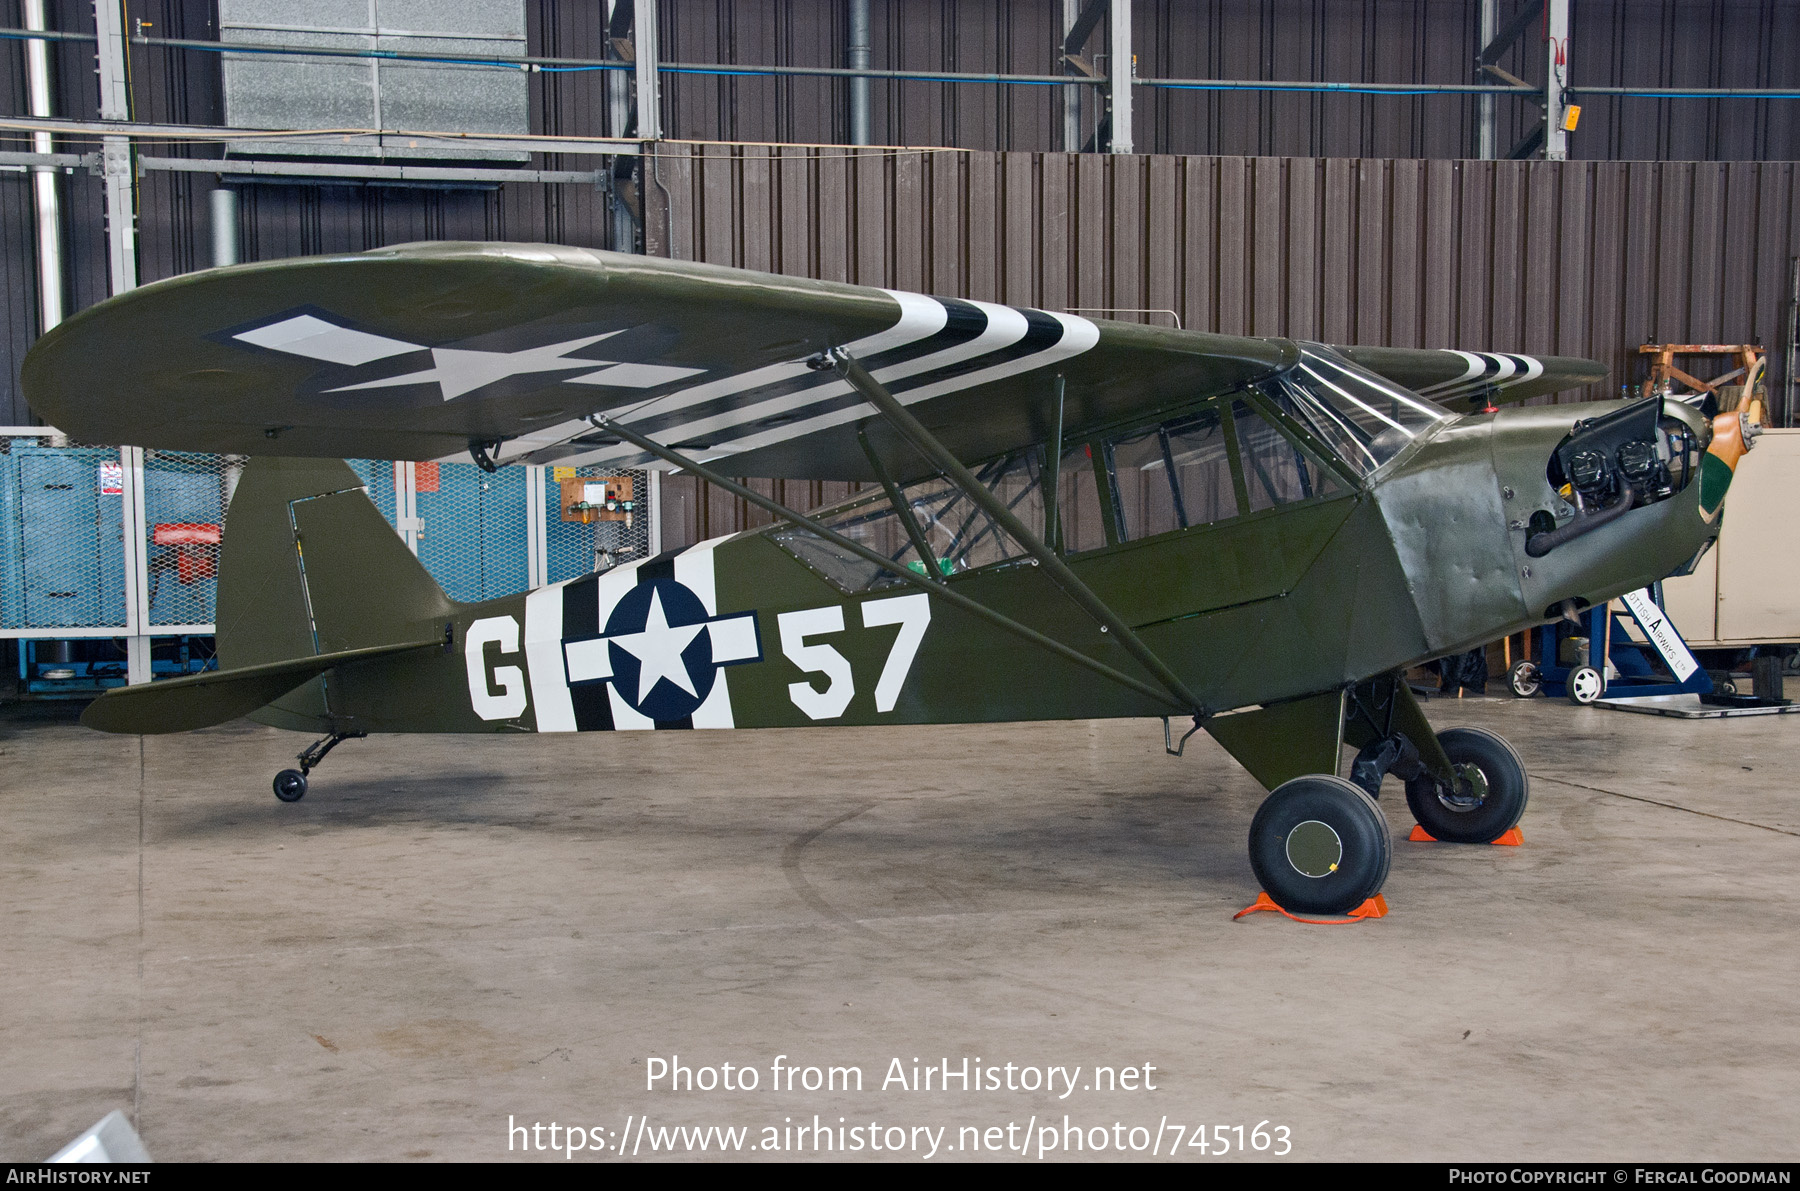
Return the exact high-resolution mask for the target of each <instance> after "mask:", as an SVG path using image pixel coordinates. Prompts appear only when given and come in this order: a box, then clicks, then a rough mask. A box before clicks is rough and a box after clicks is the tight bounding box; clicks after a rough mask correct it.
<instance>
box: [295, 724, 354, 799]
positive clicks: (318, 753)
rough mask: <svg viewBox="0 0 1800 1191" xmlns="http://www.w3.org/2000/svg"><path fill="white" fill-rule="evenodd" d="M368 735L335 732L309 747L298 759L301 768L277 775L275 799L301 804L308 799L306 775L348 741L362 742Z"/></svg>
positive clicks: (322, 737) (320, 738)
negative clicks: (326, 755)
mask: <svg viewBox="0 0 1800 1191" xmlns="http://www.w3.org/2000/svg"><path fill="white" fill-rule="evenodd" d="M367 735H368V733H367V732H333V733H332V734H331V735H329V736H321V737H319V739H317V740H315V741H313V742H312V743H311V744H309V745H307V746H306V751H305V752H303V753H301V754H300V756H299V757H298V758H296V759H297V760H298V761H299V762H300V768H298V769H284V770H282V771H281V772H280V773H278V774H276V775H275V797H277V798H279V799H281V801H283V802H299V801H300V800H301V799H302V798H304V797H306V775H307V774H309V773H311V772H312V770H313V766H315V765H317V764H318V763H319V762H321V761H323V760H324V759H325V754H327V753H329V752H330V751H331V750H332V749H334V748H336V747H337V746H338V745H340V744H342V743H344V741H346V740H360V739H362V738H363V737H365V736H367Z"/></svg>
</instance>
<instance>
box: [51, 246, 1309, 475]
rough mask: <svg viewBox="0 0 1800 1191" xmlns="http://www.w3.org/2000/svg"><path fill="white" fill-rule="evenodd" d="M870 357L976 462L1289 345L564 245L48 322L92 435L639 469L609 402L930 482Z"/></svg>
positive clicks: (233, 271)
mask: <svg viewBox="0 0 1800 1191" xmlns="http://www.w3.org/2000/svg"><path fill="white" fill-rule="evenodd" d="M838 347H842V348H845V349H847V350H848V351H849V352H850V353H851V354H852V355H853V356H855V357H856V359H857V360H858V361H859V362H860V363H862V364H863V365H864V367H866V368H867V369H868V370H869V372H870V373H871V374H872V375H873V376H874V377H875V378H876V379H877V380H878V381H880V382H882V384H884V385H885V386H886V387H888V388H889V390H890V391H892V392H893V393H894V394H895V395H896V396H897V397H898V398H899V399H900V400H901V401H902V402H904V403H906V404H907V405H909V406H913V407H914V411H915V413H916V414H917V416H918V417H919V418H920V419H921V420H922V421H924V422H925V423H926V424H927V425H929V426H930V427H931V428H932V430H933V431H934V432H936V433H938V434H939V435H940V436H941V437H942V438H943V440H944V442H945V444H946V445H947V446H949V447H950V448H951V449H952V450H954V451H955V452H956V453H957V454H958V455H959V456H960V457H962V458H965V459H975V458H981V457H984V456H989V455H993V454H997V453H999V452H1002V451H1006V450H1010V449H1013V448H1015V447H1018V446H1022V445H1024V444H1027V443H1030V442H1034V441H1038V440H1040V439H1041V438H1042V437H1044V435H1045V433H1046V430H1047V427H1048V424H1049V421H1050V419H1051V418H1053V417H1054V411H1055V409H1056V405H1057V401H1058V393H1059V388H1060V391H1061V399H1062V402H1063V406H1064V425H1065V426H1067V427H1069V428H1071V429H1079V428H1080V427H1082V426H1085V425H1100V424H1103V423H1107V422H1111V421H1117V420H1119V419H1120V418H1126V417H1130V416H1132V415H1134V414H1135V413H1137V412H1140V411H1151V410H1154V409H1157V408H1160V407H1163V406H1166V405H1171V404H1176V403H1180V402H1185V401H1189V400H1192V399H1194V398H1197V397H1204V396H1207V395H1208V394H1210V393H1214V392H1221V391H1225V390H1227V389H1230V388H1234V387H1236V386H1238V385H1240V384H1243V383H1244V382H1246V381H1248V380H1251V379H1254V378H1256V377H1259V376H1263V375H1266V374H1268V373H1269V372H1271V371H1272V370H1274V369H1276V368H1278V367H1281V366H1282V365H1283V364H1284V363H1285V362H1287V361H1288V360H1289V359H1291V357H1292V354H1293V348H1292V346H1291V345H1290V344H1287V343H1285V342H1284V341H1281V340H1262V339H1245V338H1235V337H1229V336H1216V335H1202V334H1194V333H1187V332H1181V331H1175V330H1170V329H1167V328H1158V327H1147V326H1142V325H1138V324H1127V323H1112V322H1104V321H1098V320H1089V319H1085V318H1081V317H1079V316H1076V315H1072V314H1061V313H1052V312H1045V311H1038V310H1029V309H1022V308H1017V307H1011V306H1005V305H1000V304H997V303H990V302H979V301H968V300H962V299H953V298H934V297H926V296H923V295H919V294H912V293H904V292H901V291H895V290H882V289H874V288H870V287H866V286H853V285H844V284H838V283H832V282H822V281H811V280H806V279H793V278H781V277H773V276H769V275H766V274H760V273H750V272H746V271H743V270H735V269H725V268H719V267H716V266H710V265H700V264H694V263H690V262H679V261H668V260H661V259H656V258H646V257H641V256H629V255H621V254H614V253H605V252H598V251H592V250H586V249H575V248H566V247H555V246H548V245H515V244H422V245H410V246H402V247H398V248H390V249H383V250H379V251H374V252H368V253H359V254H354V255H348V256H334V257H316V258H306V259H302V260H294V261H277V262H268V263H260V264H253V265H240V266H233V267H230V268H224V269H213V270H207V271H204V272H201V273H196V274H189V275H186V276H183V277H178V278H172V279H170V280H167V281H163V282H158V283H156V284H154V285H149V286H145V287H143V288H142V289H139V290H136V291H133V292H132V293H130V294H127V295H124V296H121V297H119V298H115V299H113V300H111V301H109V302H105V303H102V304H100V305H99V306H96V307H94V308H92V309H90V310H88V311H85V312H83V313H82V314H80V315H78V316H76V317H75V318H72V319H70V320H68V321H67V322H65V323H63V324H62V325H61V326H59V327H57V328H56V329H55V330H53V331H52V332H50V333H49V334H48V335H46V336H44V337H43V339H41V340H40V341H39V343H38V345H37V346H36V347H35V348H34V349H33V350H32V352H31V354H30V356H29V358H28V359H27V361H26V365H25V368H24V372H23V379H24V383H25V391H26V395H27V397H28V399H29V400H30V402H31V404H32V406H33V408H34V409H35V410H37V412H38V413H39V414H40V415H42V416H43V417H44V418H45V419H46V420H48V421H50V422H51V423H52V424H54V425H56V426H57V427H59V428H60V429H62V430H63V431H64V432H66V433H68V434H71V435H73V436H75V437H77V438H79V439H82V440H85V441H93V442H129V443H132V444H135V445H139V446H148V447H156V448H162V449H173V450H195V451H214V452H228V453H268V452H270V451H279V452H280V453H281V454H283V455H314V456H328V457H345V456H355V457H364V458H394V459H438V458H452V457H464V455H465V453H466V452H467V451H468V450H469V449H470V447H471V446H473V445H481V446H482V447H483V449H484V450H485V451H486V452H487V453H488V455H489V456H490V457H491V458H494V459H496V460H497V461H500V462H524V461H529V462H535V463H549V462H557V463H563V462H570V463H598V464H606V465H613V466H621V467H624V466H637V465H641V464H643V463H644V462H645V461H646V460H647V458H648V457H647V456H646V455H645V454H644V453H643V452H641V451H639V450H638V449H637V448H634V447H631V446H629V445H627V444H624V443H621V442H619V441H618V440H617V439H616V438H612V437H610V436H608V435H606V434H604V433H602V432H600V431H598V430H596V429H595V427H594V425H593V424H592V423H591V422H590V421H589V420H588V419H589V418H590V417H592V416H593V415H596V414H604V415H606V416H607V417H609V418H611V419H615V420H617V421H619V422H621V423H623V424H626V425H628V426H630V427H632V428H633V429H634V430H636V431H637V432H638V433H641V434H646V435H649V436H650V437H652V438H654V439H656V440H657V441H659V442H661V443H663V444H665V445H672V446H675V447H678V448H680V449H681V450H682V451H683V452H684V453H688V454H691V455H692V456H694V457H697V458H700V459H702V460H727V459H728V460H729V464H724V463H721V466H728V469H729V471H730V472H731V474H734V475H745V476H782V477H791V478H801V479H805V478H816V479H859V480H867V479H872V478H874V476H873V472H872V468H871V466H870V464H869V462H868V458H867V456H866V454H865V452H864V447H863V444H862V442H861V441H860V440H859V434H858V432H859V430H864V429H867V431H868V438H869V440H870V442H871V445H872V447H873V448H874V449H875V450H876V451H877V452H879V453H880V454H881V455H883V456H886V459H885V462H886V463H887V464H888V466H889V467H890V468H891V469H892V470H893V471H894V472H895V473H896V474H897V475H900V476H908V475H914V474H920V473H921V472H922V471H923V470H924V464H923V463H922V461H920V460H918V459H917V458H915V457H913V456H911V455H910V454H909V453H908V451H907V450H906V449H905V448H903V447H901V446H900V445H899V443H898V442H897V440H894V439H892V438H891V437H888V436H887V434H886V432H885V430H884V429H883V428H882V427H879V426H873V425H871V424H870V423H871V420H872V418H873V411H872V410H871V409H870V407H869V406H868V405H867V404H866V403H864V401H863V400H862V398H861V397H860V396H859V395H858V394H856V393H855V391H854V390H852V389H851V387H850V386H849V384H848V383H847V382H845V381H844V380H843V379H841V378H840V377H839V376H838V375H837V374H836V373H834V372H832V371H831V370H829V369H828V368H821V367H820V365H821V363H822V359H821V356H822V353H824V352H826V351H827V350H828V349H831V348H838Z"/></svg>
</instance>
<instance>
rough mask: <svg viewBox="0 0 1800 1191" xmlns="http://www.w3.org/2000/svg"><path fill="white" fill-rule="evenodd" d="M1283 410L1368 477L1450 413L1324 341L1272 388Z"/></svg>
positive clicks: (1306, 350) (1311, 346) (1308, 347)
mask: <svg viewBox="0 0 1800 1191" xmlns="http://www.w3.org/2000/svg"><path fill="white" fill-rule="evenodd" d="M1267 390H1268V392H1269V395H1270V396H1271V397H1273V398H1275V399H1276V400H1277V401H1278V402H1279V403H1280V405H1281V407H1282V410H1283V412H1285V413H1287V414H1288V415H1289V416H1291V417H1293V418H1294V419H1296V420H1297V421H1299V422H1300V424H1301V425H1303V426H1305V427H1306V428H1307V429H1309V430H1311V431H1312V432H1313V434H1315V435H1317V436H1318V437H1319V439H1320V440H1322V441H1323V442H1325V443H1326V444H1327V445H1329V446H1330V447H1331V448H1332V449H1333V450H1335V451H1336V452H1337V453H1338V457H1339V458H1341V459H1343V461H1344V462H1346V463H1348V464H1350V466H1352V467H1354V468H1355V469H1356V470H1357V471H1359V472H1361V473H1362V474H1363V475H1367V474H1369V473H1370V472H1372V471H1374V470H1375V469H1376V468H1378V467H1380V466H1381V465H1382V464H1384V463H1386V462H1387V461H1388V460H1389V459H1392V458H1393V457H1394V456H1395V455H1398V454H1399V453H1400V452H1401V451H1402V450H1403V449H1405V447H1406V444H1408V443H1410V442H1411V441H1412V440H1413V439H1415V438H1417V437H1418V436H1419V435H1420V434H1422V433H1424V432H1425V431H1426V430H1429V429H1430V428H1431V427H1432V426H1435V425H1436V424H1437V423H1439V422H1441V421H1443V420H1444V419H1445V418H1447V417H1448V416H1449V415H1448V414H1446V413H1445V412H1444V411H1443V410H1441V409H1439V408H1438V407H1437V406H1434V405H1432V404H1431V402H1429V401H1427V400H1425V399H1424V398H1423V397H1420V396H1419V395H1417V394H1416V393H1410V392H1408V391H1407V390H1405V389H1403V388H1401V387H1400V386H1399V385H1397V384H1395V383H1394V382H1392V381H1390V380H1388V379H1386V378H1385V377H1381V376H1377V375H1376V374H1375V373H1373V372H1370V371H1369V370H1368V369H1367V368H1363V367H1360V366H1358V365H1356V364H1352V363H1351V362H1350V361H1349V360H1346V359H1345V358H1344V357H1343V356H1340V355H1339V354H1338V353H1336V352H1334V351H1332V350H1331V349H1330V348H1328V347H1326V346H1324V345H1323V344H1319V343H1302V344H1301V345H1300V360H1299V362H1298V363H1297V364H1295V365H1294V366H1293V367H1292V368H1289V369H1288V370H1287V371H1286V372H1283V373H1282V374H1281V375H1279V376H1277V377H1276V378H1275V379H1274V381H1273V383H1271V384H1269V385H1268V386H1267Z"/></svg>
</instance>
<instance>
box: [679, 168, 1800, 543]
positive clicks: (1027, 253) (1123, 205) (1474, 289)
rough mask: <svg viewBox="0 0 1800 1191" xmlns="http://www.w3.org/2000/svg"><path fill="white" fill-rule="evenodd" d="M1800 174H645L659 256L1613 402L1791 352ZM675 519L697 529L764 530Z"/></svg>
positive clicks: (718, 508) (730, 516) (690, 513)
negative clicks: (1146, 323) (1556, 371)
mask: <svg viewBox="0 0 1800 1191" xmlns="http://www.w3.org/2000/svg"><path fill="white" fill-rule="evenodd" d="M1797 169H1800V166H1797V165H1796V164H1795V163H1792V162H1778V163H1764V162H1735V163H1716V162H1699V163H1696V162H1660V163H1658V162H1631V163H1623V162H1566V163H1555V162H1469V161H1463V162H1457V161H1417V160H1410V159H1400V160H1366V159H1365V160H1352V159H1341V158H1328V159H1319V158H1274V157H1262V158H1249V157H1167V156H1129V157H1113V156H1101V155H1094V154H1080V155H1077V154H1061V153H1047V154H1040V153H962V152H898V153H870V154H868V155H865V156H861V157H852V156H849V155H847V154H845V153H844V152H842V151H837V150H807V149H798V148H794V149H758V148H744V149H723V148H705V149H699V148H696V149H693V150H689V151H687V152H686V153H684V152H683V151H681V150H672V151H670V152H669V153H666V154H664V155H663V156H662V157H661V158H660V159H659V161H658V162H657V171H656V177H657V179H658V180H659V181H660V182H661V184H662V187H663V188H664V189H665V190H666V194H667V198H666V205H665V207H664V208H663V218H664V219H665V220H666V221H667V222H666V226H659V227H657V228H656V229H655V230H656V233H657V234H656V237H655V242H654V244H653V248H654V249H655V250H657V251H658V252H662V253H667V254H669V255H673V256H675V257H678V258H680V259H683V260H701V261H708V262H712V263H715V264H724V265H735V266H739V267H742V268H750V269H763V270H769V271H772V272H777V273H787V274H796V275H804V276H809V277H820V278H826V279H830V280H838V281H850V282H855V283H858V284H863V285H881V286H889V287H893V288H897V289H908V290H923V291H927V292H931V293H938V294H944V295H950V296H956V297H968V298H979V299H984V300H988V301H998V302H1007V303H1012V304H1015V305H1023V306H1037V307H1043V308H1048V309H1055V310H1072V309H1090V310H1105V309H1115V310H1117V309H1121V308H1132V307H1142V308H1151V309H1168V310H1171V311H1173V312H1174V316H1175V317H1179V319H1180V320H1181V325H1182V326H1185V327H1188V328H1191V329H1196V330H1208V331H1217V332H1221V333H1224V334H1230V335H1281V336H1293V337H1297V338H1306V339H1320V340H1325V341H1327V342H1332V343H1345V344H1392V345H1395V346H1405V347H1450V346H1454V347H1461V348H1468V349H1474V350H1484V349H1494V350H1511V351H1527V352H1535V353H1541V354H1546V355H1573V356H1588V357H1592V358H1594V359H1598V360H1601V361H1604V362H1605V363H1606V364H1607V365H1608V366H1609V367H1610V368H1611V369H1612V370H1613V372H1612V377H1611V379H1610V380H1609V381H1608V383H1607V384H1606V385H1604V386H1596V391H1594V392H1593V393H1591V394H1586V395H1588V396H1594V397H1603V396H1611V395H1613V394H1615V393H1616V392H1617V388H1616V386H1617V385H1618V384H1619V383H1621V382H1622V381H1625V380H1635V379H1638V378H1639V377H1641V375H1642V372H1641V371H1640V370H1639V366H1638V363H1637V357H1636V354H1635V350H1636V348H1637V346H1638V345H1639V344H1641V343H1645V342H1683V343H1696V342H1699V343H1708V342H1741V341H1756V342H1760V343H1762V344H1764V345H1766V346H1769V347H1771V348H1774V347H1776V346H1777V345H1779V344H1781V343H1782V342H1783V339H1784V335H1785V331H1784V329H1783V324H1782V320H1783V319H1784V317H1785V314H1786V309H1787V290H1786V284H1787V283H1786V274H1787V269H1786V262H1787V261H1788V260H1789V259H1790V258H1791V257H1793V256H1794V255H1795V254H1796V253H1800V201H1796V187H1795V182H1796V176H1795V174H1796V170H1797ZM660 193H661V191H655V190H653V194H660ZM652 212H653V214H655V213H656V208H655V206H654V200H653V206H652ZM1117 317H1120V318H1126V319H1139V320H1142V319H1168V318H1170V316H1169V315H1154V314H1148V315H1147V314H1125V313H1122V314H1119V315H1118V316H1117ZM1770 363H1771V369H1772V376H1771V378H1770V380H1771V386H1770V387H1771V389H1772V390H1777V389H1778V388H1779V386H1780V384H1781V382H1782V380H1783V378H1782V376H1781V367H1780V365H1781V361H1780V360H1779V358H1775V357H1773V356H1772V358H1771V361H1770ZM672 490H680V484H679V482H677V484H676V486H675V488H674V489H672ZM681 508H682V509H683V510H686V512H684V513H681V514H680V516H686V517H687V518H688V520H687V521H686V522H685V523H682V524H684V525H685V528H684V529H683V530H682V531H681V532H682V533H685V534H687V535H689V536H690V537H692V536H698V537H705V536H711V535H712V534H715V533H722V532H727V531H728V530H730V529H733V528H737V527H738V526H739V525H740V524H744V523H755V522H744V521H742V517H743V514H744V510H742V509H740V508H738V507H737V506H736V505H735V504H734V503H732V502H729V501H724V500H723V499H722V498H712V499H710V500H709V502H706V503H702V502H698V501H693V502H690V503H689V504H686V505H682V506H681ZM678 522H679V516H678V515H677V514H676V512H675V511H673V510H672V512H671V515H670V516H669V517H668V519H667V521H666V524H667V525H668V526H669V527H670V531H671V532H674V531H675V527H676V525H677V524H678Z"/></svg>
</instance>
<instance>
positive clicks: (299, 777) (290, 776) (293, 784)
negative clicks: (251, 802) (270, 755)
mask: <svg viewBox="0 0 1800 1191" xmlns="http://www.w3.org/2000/svg"><path fill="white" fill-rule="evenodd" d="M275 797H277V798H279V799H281V801H283V802H299V801H300V800H301V799H302V798H305V797H306V775H305V774H304V773H301V772H300V771H299V770H298V769H284V770H282V771H281V772H280V773H278V774H276V775H275Z"/></svg>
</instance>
